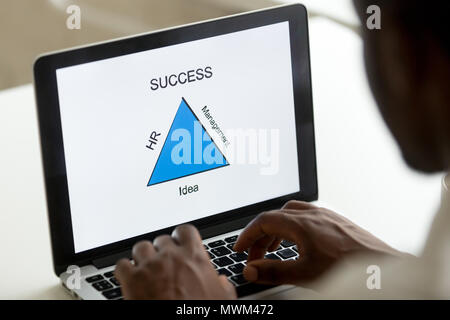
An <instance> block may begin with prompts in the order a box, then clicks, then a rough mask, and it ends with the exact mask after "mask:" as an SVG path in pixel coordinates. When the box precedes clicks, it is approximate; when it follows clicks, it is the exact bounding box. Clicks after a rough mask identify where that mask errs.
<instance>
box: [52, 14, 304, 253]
mask: <svg viewBox="0 0 450 320" xmlns="http://www.w3.org/2000/svg"><path fill="white" fill-rule="evenodd" d="M206 66H211V67H212V70H213V73H214V75H213V77H212V78H210V79H204V80H202V81H196V82H192V83H189V84H185V85H178V86H176V87H168V88H166V89H159V90H157V91H152V90H150V80H151V79H152V78H157V77H159V76H165V75H170V74H178V73H180V72H186V71H188V70H192V69H197V68H204V67H206ZM57 84H58V94H59V101H60V110H61V121H62V130H63V143H64V151H65V159H66V168H67V179H68V188H69V199H70V208H71V218H72V227H73V237H74V245H75V252H76V253H78V252H81V251H85V250H88V249H92V248H96V247H99V246H102V245H105V244H109V243H112V242H116V241H120V240H124V239H127V238H131V237H134V236H138V235H141V234H145V233H148V232H152V231H156V230H159V229H162V228H165V227H169V226H172V225H177V224H180V223H184V222H188V221H191V220H195V219H200V218H204V217H207V216H210V215H213V214H216V213H220V212H224V211H228V210H232V209H236V208H239V207H242V206H245V205H249V204H253V203H256V202H260V201H264V200H268V199H272V198H275V197H279V196H281V195H286V194H290V193H293V192H297V191H299V189H300V186H299V181H298V176H299V175H298V162H297V147H296V146H297V144H296V130H295V115H294V100H293V84H292V68H291V53H290V41H289V24H288V22H282V23H277V24H273V25H269V26H264V27H259V28H255V29H249V30H245V31H240V32H236V33H231V34H227V35H222V36H217V37H212V38H207V39H202V40H197V41H192V42H188V43H184V44H179V45H174V46H170V47H164V48H159V49H154V50H150V51H145V52H140V53H136V54H131V55H127V56H121V57H116V58H112V59H106V60H102V61H97V62H92V63H87V64H82V65H77V66H73V67H68V68H63V69H59V70H57ZM181 97H184V98H186V100H187V101H188V103H189V104H190V106H191V107H192V109H193V110H194V112H195V113H196V115H197V117H198V118H199V119H200V121H202V123H203V125H204V126H205V128H206V130H207V131H208V133H209V134H210V135H211V136H212V138H213V139H214V140H215V142H216V143H217V145H218V147H219V149H221V150H223V149H224V146H223V145H222V144H221V142H220V139H219V138H218V137H217V136H216V135H215V133H214V132H213V131H212V130H210V128H209V125H208V123H207V122H206V120H205V119H204V117H203V114H202V111H201V109H202V108H203V106H205V105H207V106H208V108H209V109H210V111H211V113H212V115H213V116H214V118H215V119H216V120H217V121H218V123H219V125H220V126H221V128H222V129H223V130H224V131H226V130H227V129H230V128H231V129H236V128H242V129H268V130H270V129H279V133H280V145H279V150H280V155H279V171H278V173H277V174H276V175H261V174H260V169H261V167H266V165H262V164H233V163H231V165H229V166H227V167H224V168H219V169H215V170H212V171H208V172H204V173H200V174H196V175H193V176H189V177H185V178H181V179H177V180H173V181H169V182H165V183H161V184H158V185H154V186H150V187H147V182H148V180H149V178H150V175H151V172H152V169H153V166H154V165H155V162H156V159H157V157H158V155H159V152H160V150H161V148H162V145H163V140H164V139H165V136H166V135H167V133H168V130H169V127H170V125H171V123H172V120H173V118H174V116H175V113H176V111H177V109H178V106H179V104H180V102H181ZM152 131H158V132H161V133H162V137H164V138H163V139H162V141H160V143H159V145H158V146H157V147H156V148H155V151H153V152H152V151H149V149H147V148H146V147H145V146H146V144H147V141H148V137H149V135H150V133H151V132H152ZM185 185H188V186H191V185H198V187H199V191H198V192H196V193H192V194H189V195H187V196H182V197H180V196H179V191H178V188H179V187H184V186H185Z"/></svg>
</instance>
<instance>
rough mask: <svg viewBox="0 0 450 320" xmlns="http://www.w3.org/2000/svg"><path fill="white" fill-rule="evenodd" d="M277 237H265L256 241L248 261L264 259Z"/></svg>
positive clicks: (250, 250) (251, 248)
mask: <svg viewBox="0 0 450 320" xmlns="http://www.w3.org/2000/svg"><path fill="white" fill-rule="evenodd" d="M274 240H275V237H271V236H264V237H262V238H261V239H258V240H257V241H255V243H254V244H253V245H252V246H251V247H250V248H249V251H248V258H247V259H248V261H251V260H256V259H262V258H264V255H265V254H266V252H267V251H268V249H269V247H270V246H271V245H272V243H273V242H274Z"/></svg>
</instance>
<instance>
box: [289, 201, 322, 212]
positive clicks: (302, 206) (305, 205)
mask: <svg viewBox="0 0 450 320" xmlns="http://www.w3.org/2000/svg"><path fill="white" fill-rule="evenodd" d="M281 209H292V210H310V209H317V207H316V206H315V205H313V204H311V203H309V202H304V201H298V200H291V201H288V202H286V203H285V205H284V206H283V207H282V208H281Z"/></svg>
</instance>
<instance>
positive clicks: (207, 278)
mask: <svg viewBox="0 0 450 320" xmlns="http://www.w3.org/2000/svg"><path fill="white" fill-rule="evenodd" d="M133 259H134V262H135V264H134V265H133V264H132V263H131V262H130V261H129V260H127V259H122V260H120V261H119V262H118V263H117V267H116V271H115V276H116V278H117V280H118V281H119V282H120V284H121V286H122V293H123V296H124V297H125V299H235V298H236V291H235V289H234V287H233V285H232V284H231V283H230V282H229V281H228V280H227V278H226V277H225V276H218V275H217V272H216V270H214V268H213V267H212V265H211V262H210V261H209V256H208V254H207V253H206V251H205V249H204V247H203V244H202V242H201V238H200V235H199V233H198V231H197V230H196V229H195V228H194V227H193V226H190V225H183V226H180V227H178V228H176V229H175V231H174V232H173V234H172V237H170V236H169V235H163V236H159V237H157V238H156V239H155V240H154V241H153V244H152V243H151V242H149V241H142V242H139V243H137V244H136V245H135V246H134V248H133Z"/></svg>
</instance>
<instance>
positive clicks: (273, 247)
mask: <svg viewBox="0 0 450 320" xmlns="http://www.w3.org/2000/svg"><path fill="white" fill-rule="evenodd" d="M280 243H281V239H280V238H275V240H273V242H272V244H271V245H270V246H269V248H267V251H275V250H277V249H278V247H279V246H280Z"/></svg>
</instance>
